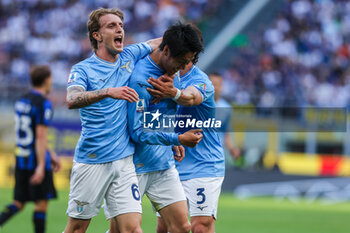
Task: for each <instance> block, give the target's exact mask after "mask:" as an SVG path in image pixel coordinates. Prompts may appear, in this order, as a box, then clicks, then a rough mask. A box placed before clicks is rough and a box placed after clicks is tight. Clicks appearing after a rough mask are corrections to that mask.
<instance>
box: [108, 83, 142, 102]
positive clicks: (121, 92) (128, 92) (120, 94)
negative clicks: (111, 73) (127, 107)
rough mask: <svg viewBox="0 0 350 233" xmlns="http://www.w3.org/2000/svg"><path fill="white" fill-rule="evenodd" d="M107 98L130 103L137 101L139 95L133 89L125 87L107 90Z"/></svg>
mask: <svg viewBox="0 0 350 233" xmlns="http://www.w3.org/2000/svg"><path fill="white" fill-rule="evenodd" d="M107 96H108V97H111V98H113V99H119V100H126V101H129V102H130V103H132V102H136V101H138V100H139V95H138V94H137V92H136V91H135V90H134V89H132V88H130V87H127V86H124V87H111V88H108V93H107Z"/></svg>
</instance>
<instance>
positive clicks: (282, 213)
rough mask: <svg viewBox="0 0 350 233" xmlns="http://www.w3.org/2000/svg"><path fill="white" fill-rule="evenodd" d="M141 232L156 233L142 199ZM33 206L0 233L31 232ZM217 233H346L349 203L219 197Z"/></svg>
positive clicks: (98, 222) (54, 218) (60, 205)
mask: <svg viewBox="0 0 350 233" xmlns="http://www.w3.org/2000/svg"><path fill="white" fill-rule="evenodd" d="M11 198H12V190H9V189H0V208H1V210H2V209H3V208H4V206H5V205H7V204H8V203H9V202H11V200H12V199H11ZM67 198H68V192H67V191H60V192H59V199H58V200H55V201H52V202H51V203H50V208H49V212H48V221H47V231H46V232H48V233H54V232H58V233H61V232H62V231H63V230H64V228H65V225H66V222H67V216H66V215H65V211H66V208H67ZM143 207H144V208H143V211H144V214H143V216H142V229H143V231H144V232H145V233H149V232H156V231H155V229H156V217H155V214H154V213H153V212H152V209H151V206H150V203H149V201H148V200H147V198H144V202H143ZM32 211H33V205H32V204H29V205H27V206H26V208H25V210H24V211H23V212H21V213H20V214H18V215H17V216H15V217H13V218H12V219H11V220H10V221H9V222H8V223H7V224H6V225H5V226H4V227H3V228H2V229H1V231H0V232H1V233H19V232H33V226H32V221H31V219H32ZM107 229H108V222H107V221H106V220H105V218H104V215H103V211H100V214H99V215H98V216H97V217H95V218H93V220H92V221H91V223H90V226H89V229H88V231H87V232H90V233H105V232H106V230H107ZM216 232H217V233H231V232H232V233H235V232H237V233H348V232H350V203H338V204H324V203H322V202H320V201H317V202H314V203H308V202H307V201H305V200H302V201H300V202H297V203H292V202H290V201H288V200H284V201H276V200H274V199H272V198H253V199H247V200H239V199H237V198H235V197H233V196H232V195H230V194H223V195H221V197H220V202H219V210H218V220H217V222H216Z"/></svg>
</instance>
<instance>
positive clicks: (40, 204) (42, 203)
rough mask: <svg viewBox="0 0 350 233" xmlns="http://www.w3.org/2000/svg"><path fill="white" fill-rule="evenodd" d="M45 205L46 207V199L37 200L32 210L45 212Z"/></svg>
mask: <svg viewBox="0 0 350 233" xmlns="http://www.w3.org/2000/svg"><path fill="white" fill-rule="evenodd" d="M47 207H48V201H46V200H45V201H38V202H35V207H34V210H35V211H39V212H46V211H47Z"/></svg>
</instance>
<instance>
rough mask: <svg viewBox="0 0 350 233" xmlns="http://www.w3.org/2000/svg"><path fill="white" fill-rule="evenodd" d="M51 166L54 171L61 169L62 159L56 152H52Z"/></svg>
mask: <svg viewBox="0 0 350 233" xmlns="http://www.w3.org/2000/svg"><path fill="white" fill-rule="evenodd" d="M51 153H52V154H51V167H52V171H53V172H58V171H59V170H61V161H60V158H59V157H58V156H57V154H56V153H55V152H51Z"/></svg>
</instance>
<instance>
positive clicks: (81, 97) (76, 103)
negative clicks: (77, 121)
mask: <svg viewBox="0 0 350 233" xmlns="http://www.w3.org/2000/svg"><path fill="white" fill-rule="evenodd" d="M107 97H110V98H113V99H120V100H127V101H129V102H130V103H132V102H136V101H138V98H139V96H138V94H137V93H136V91H135V90H134V89H132V88H130V87H127V86H125V87H110V88H105V89H100V90H96V91H84V89H83V88H81V87H77V86H72V87H70V88H68V91H67V103H68V108H69V109H74V108H83V107H86V106H89V105H91V104H93V103H96V102H99V101H101V100H103V99H105V98H107Z"/></svg>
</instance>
